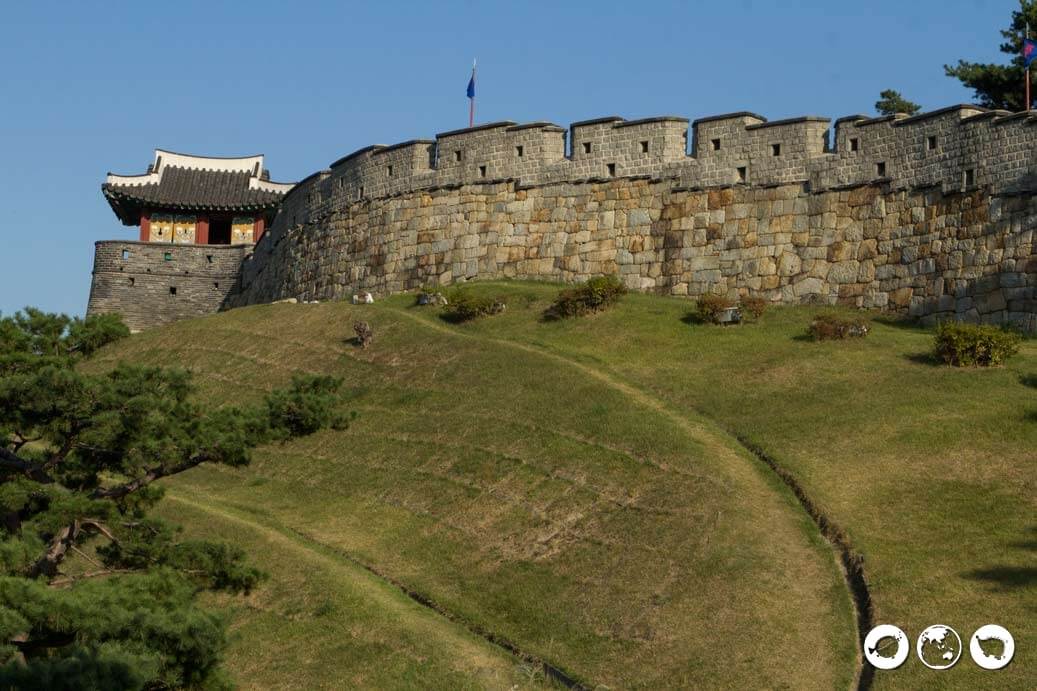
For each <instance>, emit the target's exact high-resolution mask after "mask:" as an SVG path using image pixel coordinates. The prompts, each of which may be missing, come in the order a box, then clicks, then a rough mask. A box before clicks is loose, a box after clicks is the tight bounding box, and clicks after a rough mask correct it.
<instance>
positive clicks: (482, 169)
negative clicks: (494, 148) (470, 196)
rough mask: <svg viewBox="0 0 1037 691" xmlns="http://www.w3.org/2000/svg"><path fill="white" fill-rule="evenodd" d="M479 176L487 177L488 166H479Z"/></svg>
mask: <svg viewBox="0 0 1037 691" xmlns="http://www.w3.org/2000/svg"><path fill="white" fill-rule="evenodd" d="M479 177H481V178H484V177H486V166H479Z"/></svg>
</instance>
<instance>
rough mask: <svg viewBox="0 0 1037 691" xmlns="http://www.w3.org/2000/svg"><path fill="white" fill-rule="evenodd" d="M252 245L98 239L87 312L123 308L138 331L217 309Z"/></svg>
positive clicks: (130, 324) (230, 288)
mask: <svg viewBox="0 0 1037 691" xmlns="http://www.w3.org/2000/svg"><path fill="white" fill-rule="evenodd" d="M251 248H252V247H251V245H229V246H228V245H175V244H171V243H161V244H160V243H152V242H136V241H133V242H131V241H117V240H111V241H101V242H98V243H96V245H95V249H94V278H93V282H92V283H91V285H90V302H89V305H88V307H87V313H88V314H94V313H98V312H118V313H120V314H122V315H123V318H124V320H125V321H126V324H127V325H128V326H129V327H130V328H131V329H133V330H139V329H144V328H148V327H151V326H158V325H159V324H165V323H168V322H172V321H176V320H178V319H187V318H189V317H198V316H201V315H203V314H211V313H213V312H216V311H218V310H219V309H220V307H221V306H222V305H223V304H224V303H225V302H226V300H227V296H228V295H229V294H230V292H231V291H232V290H233V289H234V288H235V287H236V282H237V281H238V278H239V276H240V271H241V262H242V260H243V259H244V257H245V254H246V253H247V252H249V251H251Z"/></svg>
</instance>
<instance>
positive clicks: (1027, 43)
mask: <svg viewBox="0 0 1037 691" xmlns="http://www.w3.org/2000/svg"><path fill="white" fill-rule="evenodd" d="M1034 60H1037V41H1034V40H1031V39H1029V38H1025V39H1023V66H1024V67H1029V66H1030V63H1031V62H1033V61H1034ZM472 79H475V77H474V76H473V77H472ZM468 88H469V90H471V88H472V87H471V86H469V87H468Z"/></svg>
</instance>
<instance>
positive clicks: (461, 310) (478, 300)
mask: <svg viewBox="0 0 1037 691" xmlns="http://www.w3.org/2000/svg"><path fill="white" fill-rule="evenodd" d="M505 309H507V305H506V304H504V300H503V299H502V298H494V297H481V296H476V295H472V294H470V293H462V292H456V293H454V294H453V295H451V296H450V304H448V305H447V306H446V307H444V308H443V315H442V316H443V319H446V320H447V321H450V322H455V323H460V322H467V321H471V320H473V319H478V318H479V317H487V316H490V315H494V314H500V313H501V312H503V311H504V310H505Z"/></svg>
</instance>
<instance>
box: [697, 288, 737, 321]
mask: <svg viewBox="0 0 1037 691" xmlns="http://www.w3.org/2000/svg"><path fill="white" fill-rule="evenodd" d="M734 306H735V304H734V303H733V302H731V301H730V300H728V299H727V298H726V297H724V296H723V295H716V294H714V293H708V294H706V295H703V296H702V297H700V298H699V299H698V302H697V303H696V305H695V316H697V317H698V318H699V321H702V322H705V323H707V324H719V323H720V316H721V315H722V314H723V313H724V310H729V309H731V308H732V307H734Z"/></svg>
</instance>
